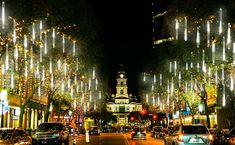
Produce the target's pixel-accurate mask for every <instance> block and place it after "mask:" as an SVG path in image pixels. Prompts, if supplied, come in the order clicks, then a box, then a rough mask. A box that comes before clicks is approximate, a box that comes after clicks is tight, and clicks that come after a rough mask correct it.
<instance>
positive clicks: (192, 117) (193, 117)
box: [191, 112, 195, 124]
mask: <svg viewBox="0 0 235 145" xmlns="http://www.w3.org/2000/svg"><path fill="white" fill-rule="evenodd" d="M191 115H192V124H194V123H195V121H194V120H195V118H194V115H195V113H192V112H191Z"/></svg>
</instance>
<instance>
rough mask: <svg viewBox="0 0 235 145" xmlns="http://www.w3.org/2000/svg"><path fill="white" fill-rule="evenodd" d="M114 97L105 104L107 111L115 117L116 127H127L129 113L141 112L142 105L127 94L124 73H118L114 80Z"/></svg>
mask: <svg viewBox="0 0 235 145" xmlns="http://www.w3.org/2000/svg"><path fill="white" fill-rule="evenodd" d="M116 80H117V85H116V95H113V97H112V98H111V100H109V101H108V103H107V110H108V111H109V112H112V113H113V115H115V116H117V125H119V126H127V125H128V115H129V114H130V112H134V111H141V110H142V105H141V104H140V103H137V99H136V98H135V97H133V96H132V95H131V94H130V95H129V94H128V86H127V77H126V72H125V71H119V72H118V76H117V78H116Z"/></svg>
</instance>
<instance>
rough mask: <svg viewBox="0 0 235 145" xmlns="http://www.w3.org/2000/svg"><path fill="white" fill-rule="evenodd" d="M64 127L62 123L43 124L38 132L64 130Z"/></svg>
mask: <svg viewBox="0 0 235 145" xmlns="http://www.w3.org/2000/svg"><path fill="white" fill-rule="evenodd" d="M62 129H63V125H62V124H60V123H43V124H40V125H39V126H38V131H48V130H62Z"/></svg>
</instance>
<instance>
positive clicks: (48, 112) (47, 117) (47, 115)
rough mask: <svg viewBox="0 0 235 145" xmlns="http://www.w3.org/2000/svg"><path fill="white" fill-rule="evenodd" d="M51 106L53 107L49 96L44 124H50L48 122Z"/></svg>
mask: <svg viewBox="0 0 235 145" xmlns="http://www.w3.org/2000/svg"><path fill="white" fill-rule="evenodd" d="M50 105H51V99H50V97H49V96H48V102H47V106H46V112H45V117H44V122H48V121H49V115H50Z"/></svg>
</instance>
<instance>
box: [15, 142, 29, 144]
mask: <svg viewBox="0 0 235 145" xmlns="http://www.w3.org/2000/svg"><path fill="white" fill-rule="evenodd" d="M31 144H32V143H30V142H20V143H18V142H17V143H14V145H31Z"/></svg>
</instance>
